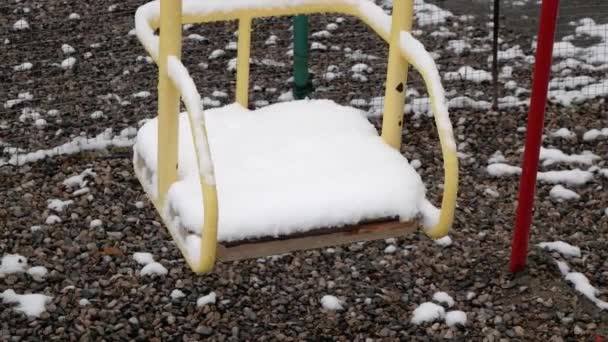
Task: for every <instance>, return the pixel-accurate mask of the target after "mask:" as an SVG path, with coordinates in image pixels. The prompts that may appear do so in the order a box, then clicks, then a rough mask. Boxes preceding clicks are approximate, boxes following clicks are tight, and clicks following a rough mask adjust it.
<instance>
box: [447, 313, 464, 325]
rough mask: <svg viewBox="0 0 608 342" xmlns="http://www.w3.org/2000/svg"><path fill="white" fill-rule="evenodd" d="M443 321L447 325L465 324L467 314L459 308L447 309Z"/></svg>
mask: <svg viewBox="0 0 608 342" xmlns="http://www.w3.org/2000/svg"><path fill="white" fill-rule="evenodd" d="M445 323H446V324H447V325H448V326H449V327H457V326H465V325H466V324H467V314H466V313H465V312H464V311H460V310H454V311H449V312H448V313H446V314H445Z"/></svg>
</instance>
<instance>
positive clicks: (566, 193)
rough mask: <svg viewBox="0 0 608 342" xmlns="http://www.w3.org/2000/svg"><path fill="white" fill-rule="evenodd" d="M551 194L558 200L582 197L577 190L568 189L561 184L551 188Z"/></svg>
mask: <svg viewBox="0 0 608 342" xmlns="http://www.w3.org/2000/svg"><path fill="white" fill-rule="evenodd" d="M549 196H551V198H553V199H556V200H573V199H579V198H581V196H580V195H579V194H577V193H576V192H574V191H572V190H570V189H566V188H564V187H563V186H561V185H559V184H558V185H555V186H554V187H553V188H551V191H549Z"/></svg>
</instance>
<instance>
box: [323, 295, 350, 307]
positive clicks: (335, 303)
mask: <svg viewBox="0 0 608 342" xmlns="http://www.w3.org/2000/svg"><path fill="white" fill-rule="evenodd" d="M342 304H343V302H342V301H341V300H340V299H338V298H337V297H335V296H332V295H324V296H323V297H322V298H321V306H323V309H325V310H330V311H336V310H344V307H343V306H342Z"/></svg>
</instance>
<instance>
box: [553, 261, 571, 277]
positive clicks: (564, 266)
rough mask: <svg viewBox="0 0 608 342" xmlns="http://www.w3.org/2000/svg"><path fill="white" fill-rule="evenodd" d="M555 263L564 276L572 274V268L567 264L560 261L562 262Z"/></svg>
mask: <svg viewBox="0 0 608 342" xmlns="http://www.w3.org/2000/svg"><path fill="white" fill-rule="evenodd" d="M555 263H556V264H557V268H559V272H560V273H561V274H562V275H563V276H566V275H567V274H568V273H569V272H570V267H569V266H568V264H566V263H565V262H563V261H560V260H555Z"/></svg>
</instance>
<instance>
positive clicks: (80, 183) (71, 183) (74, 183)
mask: <svg viewBox="0 0 608 342" xmlns="http://www.w3.org/2000/svg"><path fill="white" fill-rule="evenodd" d="M94 176H97V174H96V173H95V172H93V169H91V168H88V169H85V170H84V171H82V172H81V173H80V174H78V175H75V176H71V177H69V178H66V179H65V180H64V181H63V185H65V186H66V187H68V188H71V189H74V188H76V187H78V188H83V187H84V186H86V185H87V183H88V181H87V180H86V178H87V177H94Z"/></svg>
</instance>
